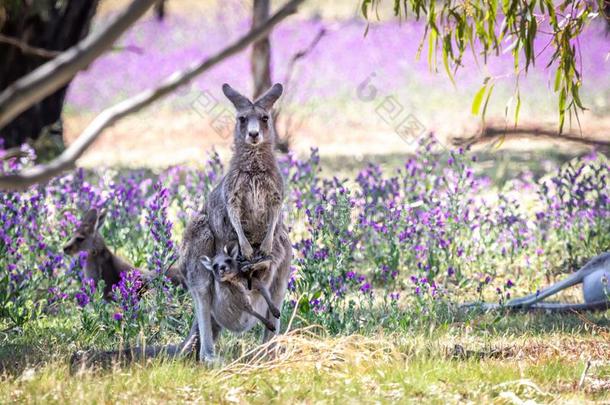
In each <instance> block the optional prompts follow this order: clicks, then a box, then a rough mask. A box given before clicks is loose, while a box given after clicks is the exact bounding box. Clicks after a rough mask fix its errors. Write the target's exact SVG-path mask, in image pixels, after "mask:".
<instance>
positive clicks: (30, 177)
mask: <svg viewBox="0 0 610 405" xmlns="http://www.w3.org/2000/svg"><path fill="white" fill-rule="evenodd" d="M303 1H304V0H291V1H289V2H288V3H286V5H284V6H283V7H282V8H281V9H279V10H278V11H277V12H276V13H275V14H274V15H273V16H272V17H271V18H270V19H269V20H268V21H267V22H266V23H265V24H263V25H261V26H258V27H257V28H255V29H252V30H250V31H249V32H248V33H247V34H245V35H244V36H242V37H241V38H239V39H238V40H236V41H235V42H234V43H233V44H232V45H230V46H228V47H226V48H225V49H223V50H222V51H220V52H218V53H216V54H215V55H213V56H211V57H209V58H207V59H205V60H203V61H201V62H199V63H197V64H194V65H193V66H192V67H190V68H187V69H185V70H183V71H178V72H174V73H173V74H172V75H171V76H169V77H168V78H166V79H165V80H164V82H163V83H162V84H161V85H160V86H159V87H157V88H154V89H149V90H145V91H143V92H141V93H139V94H137V95H135V96H133V97H131V98H128V99H127V100H124V101H122V102H120V103H118V104H116V105H114V106H112V107H109V108H107V109H106V110H104V111H102V113H100V114H99V115H98V116H97V117H96V118H95V119H94V120H93V121H92V122H91V124H89V126H87V128H85V130H84V131H83V133H82V134H81V135H80V136H79V137H78V139H77V140H76V141H75V142H74V143H73V144H71V145H70V147H68V149H66V150H65V151H64V152H63V153H62V154H61V155H60V156H59V157H57V158H56V159H54V160H53V161H51V162H50V163H48V164H42V165H38V166H35V167H32V168H30V169H25V170H23V171H22V172H20V173H17V174H10V175H6V176H0V189H22V188H24V187H27V186H29V185H32V184H35V183H40V182H43V181H48V180H50V179H52V178H53V177H55V176H57V175H58V174H60V173H61V172H63V171H65V170H68V169H72V168H73V167H74V166H75V162H76V159H78V158H79V157H80V156H81V155H82V154H83V153H84V152H85V151H86V150H87V148H88V147H89V146H90V145H91V144H92V143H93V142H94V141H95V140H96V139H97V138H98V136H99V135H100V134H101V133H102V131H103V130H104V129H106V128H107V127H108V126H110V125H112V124H114V123H115V122H117V121H118V120H120V119H121V118H123V117H125V116H126V115H129V114H132V113H134V112H136V111H139V110H141V109H142V108H144V107H146V106H148V105H149V104H151V103H153V102H154V101H156V100H158V99H160V98H161V97H164V96H166V95H168V94H170V93H171V92H172V91H174V90H175V89H176V88H178V87H180V86H182V85H184V84H186V83H188V82H189V81H191V80H192V79H193V78H195V77H196V76H198V75H200V74H201V73H203V72H205V71H206V70H208V69H210V68H211V67H213V66H214V65H216V64H218V63H220V62H222V61H223V60H224V59H226V58H228V57H230V56H233V55H235V54H236V53H238V52H239V51H241V50H243V49H244V48H246V47H247V46H248V45H249V44H250V43H252V42H254V41H256V40H257V39H259V38H261V37H263V36H265V35H267V34H268V33H269V32H270V31H271V29H272V28H273V27H274V26H275V25H276V24H278V23H279V22H280V21H282V20H283V19H284V18H286V17H288V16H289V15H291V14H293V13H294V12H295V11H296V9H297V7H298V6H299V5H300V4H301V3H303Z"/></svg>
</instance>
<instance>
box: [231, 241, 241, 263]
mask: <svg viewBox="0 0 610 405" xmlns="http://www.w3.org/2000/svg"><path fill="white" fill-rule="evenodd" d="M229 255H230V256H231V257H232V258H233V259H237V256H238V255H239V245H238V244H237V243H234V244H232V245H231V246H229Z"/></svg>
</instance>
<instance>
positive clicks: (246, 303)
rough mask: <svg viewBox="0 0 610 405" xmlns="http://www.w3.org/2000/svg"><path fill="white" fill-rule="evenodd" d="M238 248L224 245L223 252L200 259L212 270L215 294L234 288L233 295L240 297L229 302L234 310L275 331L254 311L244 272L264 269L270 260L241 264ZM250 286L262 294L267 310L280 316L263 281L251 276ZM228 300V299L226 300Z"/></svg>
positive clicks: (269, 323)
mask: <svg viewBox="0 0 610 405" xmlns="http://www.w3.org/2000/svg"><path fill="white" fill-rule="evenodd" d="M238 253H239V249H238V247H237V245H233V246H232V247H231V248H230V250H229V248H228V246H225V249H224V251H223V253H221V254H217V255H216V256H215V257H214V258H213V259H210V258H209V257H207V256H204V258H203V259H202V261H201V262H202V264H203V266H204V267H205V268H206V269H208V270H209V271H211V272H212V274H213V275H214V281H215V284H214V287H215V289H214V290H215V294H216V296H222V295H224V294H226V292H225V291H224V290H225V289H235V290H237V292H238V294H237V295H235V297H241V298H242V299H241V300H240V299H233V300H232V301H231V303H232V304H233V305H235V309H236V311H244V312H247V313H249V314H250V315H252V316H254V317H256V318H258V319H259V320H260V321H261V322H262V324H263V325H265V327H266V328H267V329H269V330H270V331H271V332H275V325H273V324H272V323H271V322H270V321H269V320H267V318H265V317H264V316H263V315H261V314H260V313H258V312H256V310H254V308H252V305H251V294H250V291H249V290H248V288H247V285H248V284H249V280H248V277H247V276H246V274H245V272H252V273H254V272H257V271H261V270H266V269H267V268H268V267H269V265H270V261H269V260H267V261H261V262H258V263H254V264H251V265H245V266H244V265H241V263H240V262H239V260H238V257H237V256H238ZM251 284H252V288H254V290H255V291H259V292H260V294H261V295H262V296H263V298H264V299H265V301H266V302H267V305H268V307H269V310H270V311H271V313H272V314H273V316H275V317H276V318H279V317H280V310H279V309H278V308H277V307H276V306H275V305H274V304H273V301H272V300H271V296H270V295H269V290H268V289H267V287H266V286H265V285H263V283H262V282H261V281H260V280H259V279H258V278H256V277H254V278H251ZM227 301H228V300H227Z"/></svg>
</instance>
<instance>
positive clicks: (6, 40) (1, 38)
mask: <svg viewBox="0 0 610 405" xmlns="http://www.w3.org/2000/svg"><path fill="white" fill-rule="evenodd" d="M0 43H3V44H7V45H11V46H14V47H15V48H19V50H21V52H23V53H29V54H30V55H36V56H40V57H41V58H48V59H51V58H54V57H56V56H58V55H60V54H61V52H60V51H50V50H48V49H44V48H37V47H35V46H32V45H29V44H27V43H25V42H24V41H20V40H18V39H17V38H13V37H7V36H6V35H3V34H0Z"/></svg>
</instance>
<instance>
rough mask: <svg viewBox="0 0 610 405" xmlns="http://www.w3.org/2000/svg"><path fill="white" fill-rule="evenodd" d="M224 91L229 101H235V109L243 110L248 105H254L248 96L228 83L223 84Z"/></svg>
mask: <svg viewBox="0 0 610 405" xmlns="http://www.w3.org/2000/svg"><path fill="white" fill-rule="evenodd" d="M222 92H223V93H224V94H225V96H227V98H228V99H229V101H231V102H232V103H233V105H234V106H235V109H237V110H243V109H245V108H248V107H252V102H251V101H250V100H248V98H247V97H245V96H242V95H241V94H239V93H238V92H237V91H236V90H234V89H233V87H231V86H229V85H228V84H227V83H225V84H223V85H222Z"/></svg>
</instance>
